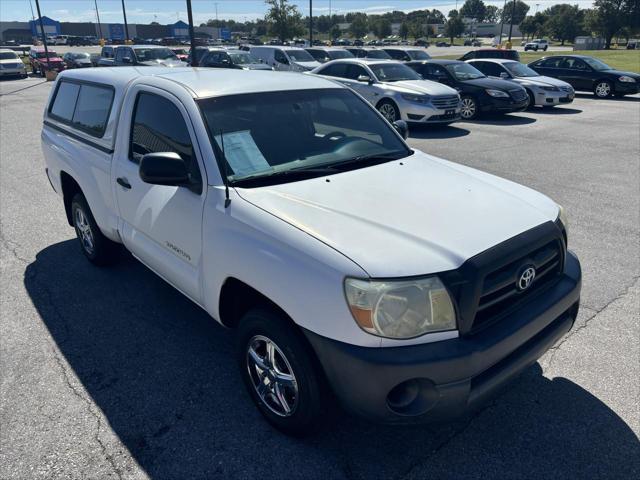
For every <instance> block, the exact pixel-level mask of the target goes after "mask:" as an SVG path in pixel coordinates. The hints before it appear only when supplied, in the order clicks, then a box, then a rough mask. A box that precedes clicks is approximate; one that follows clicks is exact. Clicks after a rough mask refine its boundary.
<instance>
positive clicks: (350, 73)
mask: <svg viewBox="0 0 640 480" xmlns="http://www.w3.org/2000/svg"><path fill="white" fill-rule="evenodd" d="M361 75H364V76H365V77H371V75H370V74H369V73H368V72H367V71H366V70H365V69H364V68H363V67H361V66H360V65H353V64H352V65H349V66H348V68H347V75H346V78H349V79H351V80H357V79H358V77H360V76H361Z"/></svg>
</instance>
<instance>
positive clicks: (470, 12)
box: [460, 0, 487, 22]
mask: <svg viewBox="0 0 640 480" xmlns="http://www.w3.org/2000/svg"><path fill="white" fill-rule="evenodd" d="M486 14H487V6H486V5H485V4H484V2H483V1H482V0H465V2H464V5H462V8H461V9H460V15H462V16H463V17H468V18H475V19H476V21H478V22H482V21H484V19H485V16H486Z"/></svg>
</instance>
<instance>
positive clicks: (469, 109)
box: [460, 97, 478, 120]
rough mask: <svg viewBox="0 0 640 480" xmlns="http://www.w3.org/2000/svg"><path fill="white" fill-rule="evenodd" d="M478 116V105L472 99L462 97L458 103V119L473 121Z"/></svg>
mask: <svg viewBox="0 0 640 480" xmlns="http://www.w3.org/2000/svg"><path fill="white" fill-rule="evenodd" d="M477 116H478V103H477V102H476V100H475V99H474V98H473V97H462V100H461V101H460V117H461V118H462V119H463V120H473V119H474V118H476V117H477Z"/></svg>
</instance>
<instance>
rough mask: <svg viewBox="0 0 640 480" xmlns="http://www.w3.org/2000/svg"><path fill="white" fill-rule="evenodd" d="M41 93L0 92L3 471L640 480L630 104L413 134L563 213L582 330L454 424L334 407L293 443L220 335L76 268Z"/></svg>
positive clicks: (130, 265) (639, 180) (637, 266)
mask: <svg viewBox="0 0 640 480" xmlns="http://www.w3.org/2000/svg"><path fill="white" fill-rule="evenodd" d="M50 86H51V84H50V83H46V82H43V81H42V80H41V79H35V78H33V79H28V80H22V81H4V82H0V94H1V96H0V233H1V248H0V271H1V275H0V478H2V479H19V480H22V479H57V478H92V479H108V478H120V479H143V478H154V479H192V478H193V479H205V478H224V479H230V478H255V477H259V478H305V479H313V478H321V479H323V480H327V479H350V480H352V479H364V478H367V479H368V478H381V479H398V480H401V479H424V478H438V479H440V478H455V479H459V478H481V477H482V478H571V479H573V478H583V479H584V478H620V479H627V478H638V477H640V441H639V438H638V435H639V434H640V403H639V402H640V383H639V382H640V381H639V379H640V324H639V322H640V280H639V279H640V273H639V272H640V256H639V240H640V218H639V216H640V192H639V190H640V165H639V164H640V162H639V158H640V96H638V95H636V96H634V97H628V98H625V99H611V100H597V99H595V98H593V96H592V95H579V96H578V97H577V99H576V100H575V102H574V103H573V104H571V105H567V106H562V107H559V108H556V109H552V110H541V109H536V110H534V111H530V112H524V113H518V114H511V115H508V116H502V117H488V118H484V119H481V120H478V121H476V122H460V123H458V124H456V125H455V126H451V127H448V128H422V129H414V130H412V132H411V137H410V140H409V143H410V144H411V145H412V146H413V147H414V148H420V149H422V150H424V151H426V152H428V153H431V154H433V155H436V156H440V157H443V158H447V159H449V160H453V161H456V162H460V163H463V164H466V165H470V166H473V167H475V168H479V169H481V170H484V171H487V172H490V173H493V174H497V175H500V176H502V177H506V178H508V179H511V180H513V181H516V182H519V183H522V184H524V185H527V186H530V187H532V188H534V189H537V190H540V191H542V192H544V193H546V194H548V195H549V196H551V197H552V198H553V199H555V200H556V201H558V202H559V203H561V204H562V205H564V206H565V207H566V209H567V210H568V212H569V215H570V231H569V244H570V245H569V246H570V248H571V249H573V250H574V251H575V252H576V253H577V254H578V256H579V257H580V259H581V261H582V266H583V274H584V278H583V282H584V284H583V291H582V292H583V295H582V305H581V311H580V314H579V317H578V320H577V322H576V325H575V326H574V329H573V330H572V331H571V332H570V333H569V334H568V335H567V336H566V337H565V338H564V339H563V340H561V342H559V343H558V344H557V345H556V346H555V347H554V348H553V349H552V350H551V351H549V352H548V353H547V354H546V355H545V356H544V357H543V358H542V359H541V360H540V361H539V362H538V363H537V364H536V365H534V366H533V367H531V368H529V369H528V370H527V371H525V372H524V373H523V375H522V376H521V377H520V378H519V379H518V380H516V381H515V382H514V383H513V384H512V385H511V386H510V388H509V389H508V390H506V391H505V392H504V393H503V394H502V395H501V396H499V397H497V398H496V399H495V400H494V401H493V402H492V403H491V404H489V405H488V406H487V407H486V408H484V409H483V410H481V411H480V412H477V413H476V414H474V415H472V416H469V417H468V418H464V419H461V420H459V421H457V422H455V423H452V424H447V425H430V426H412V427H383V426H377V425H372V424H368V423H366V422H362V421H360V420H357V419H354V418H351V417H349V416H347V415H345V414H340V413H338V414H337V415H336V417H335V418H333V419H331V420H328V421H327V424H326V425H325V426H324V428H323V429H322V430H320V431H318V432H314V433H313V434H312V435H310V436H309V437H308V438H305V439H302V440H300V439H291V438H288V437H285V436H283V435H281V434H280V433H278V432H276V431H274V430H273V429H272V428H271V427H269V426H268V425H267V424H266V423H265V422H264V421H263V420H262V419H261V417H260V415H259V413H258V412H257V410H256V409H255V407H254V406H253V404H252V403H251V402H250V400H249V398H248V396H247V395H246V393H245V391H244V390H243V386H242V385H241V382H240V378H239V375H238V374H237V372H236V366H235V363H234V362H233V361H232V358H231V351H232V343H231V340H232V337H231V335H230V333H229V332H227V331H225V330H223V329H222V328H220V327H218V326H216V324H215V323H214V322H213V321H212V320H211V319H210V318H209V317H207V315H206V314H205V313H204V312H202V311H201V310H199V309H198V308H197V307H196V306H195V305H193V304H192V303H190V302H189V301H188V300H187V299H186V298H185V297H183V296H181V294H179V293H178V292H177V291H175V290H174V289H173V288H172V287H170V286H168V285H167V284H165V283H164V282H163V281H162V280H160V279H159V278H158V277H156V276H155V275H154V274H153V273H151V272H150V271H149V270H147V269H146V268H145V267H143V266H142V265H141V264H139V263H138V262H137V261H135V260H134V259H132V258H130V257H127V258H125V259H124V260H123V261H122V262H120V263H119V264H118V265H116V266H115V267H113V268H109V269H97V268H95V267H92V266H91V265H90V264H89V263H88V262H87V261H86V260H85V259H84V258H83V257H82V255H81V253H80V252H79V248H78V246H77V245H76V243H75V240H74V239H73V238H74V233H73V230H72V229H71V228H70V227H69V226H68V225H67V223H66V219H65V218H64V212H63V207H62V203H61V201H60V200H59V198H58V197H57V196H56V195H55V194H54V192H53V191H52V189H51V187H50V186H49V184H48V182H47V179H46V176H45V174H44V166H43V159H42V153H41V150H40V144H39V142H40V123H41V115H42V111H43V108H44V104H45V101H46V98H47V95H48V93H49V91H50ZM399 188H401V186H399ZM434 208H438V206H437V205H434ZM469 234H470V235H473V232H469Z"/></svg>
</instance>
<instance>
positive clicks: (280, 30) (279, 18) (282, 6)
mask: <svg viewBox="0 0 640 480" xmlns="http://www.w3.org/2000/svg"><path fill="white" fill-rule="evenodd" d="M265 3H266V4H267V5H268V6H269V10H268V12H267V14H266V16H265V20H266V21H267V22H268V23H269V33H270V34H271V35H274V36H276V37H278V38H279V39H280V40H282V41H284V40H288V39H291V38H294V37H297V36H298V35H302V34H303V33H304V30H305V29H304V26H303V23H302V15H301V14H300V12H299V11H298V7H296V6H295V5H291V4H290V3H289V0H265Z"/></svg>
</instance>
